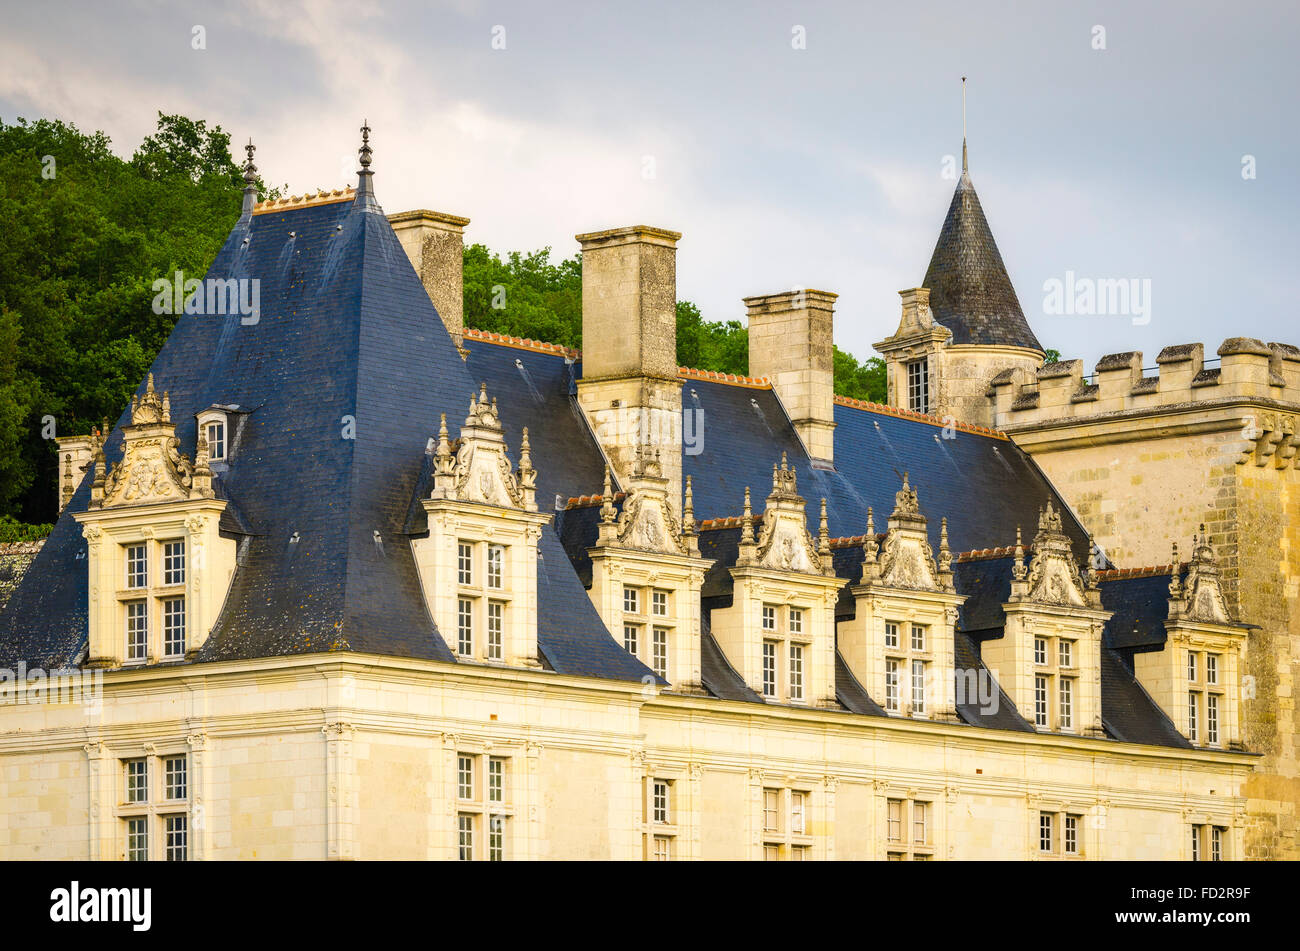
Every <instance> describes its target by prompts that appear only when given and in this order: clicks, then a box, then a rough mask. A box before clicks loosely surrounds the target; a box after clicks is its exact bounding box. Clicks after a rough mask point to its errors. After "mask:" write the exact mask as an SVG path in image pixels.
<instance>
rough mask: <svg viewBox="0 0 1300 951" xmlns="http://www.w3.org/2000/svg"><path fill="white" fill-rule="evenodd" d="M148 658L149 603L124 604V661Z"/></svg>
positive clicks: (132, 602) (131, 602)
mask: <svg viewBox="0 0 1300 951" xmlns="http://www.w3.org/2000/svg"><path fill="white" fill-rule="evenodd" d="M148 656H149V602H148V601H128V602H126V659H127V661H143V660H146V659H148Z"/></svg>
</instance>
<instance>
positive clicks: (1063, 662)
mask: <svg viewBox="0 0 1300 951" xmlns="http://www.w3.org/2000/svg"><path fill="white" fill-rule="evenodd" d="M1057 650H1058V653H1059V654H1060V657H1059V658H1058V660H1057V663H1058V664H1059V665H1060V666H1061V667H1073V666H1074V645H1073V643H1072V642H1070V641H1064V640H1063V641H1060V642H1059V646H1058V648H1057Z"/></svg>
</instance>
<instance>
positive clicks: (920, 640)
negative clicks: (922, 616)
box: [912, 624, 925, 651]
mask: <svg viewBox="0 0 1300 951" xmlns="http://www.w3.org/2000/svg"><path fill="white" fill-rule="evenodd" d="M912 650H914V651H923V650H925V628H924V627H922V626H921V625H920V624H913V625H912Z"/></svg>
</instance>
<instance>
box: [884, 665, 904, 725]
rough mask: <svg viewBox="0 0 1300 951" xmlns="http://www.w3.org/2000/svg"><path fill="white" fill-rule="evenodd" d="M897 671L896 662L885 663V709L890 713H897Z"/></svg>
mask: <svg viewBox="0 0 1300 951" xmlns="http://www.w3.org/2000/svg"><path fill="white" fill-rule="evenodd" d="M899 680H900V676H899V671H898V661H896V660H886V661H885V709H886V710H888V711H890V712H891V713H896V712H898V704H899V700H900V699H901V698H900V697H899V689H898V688H899Z"/></svg>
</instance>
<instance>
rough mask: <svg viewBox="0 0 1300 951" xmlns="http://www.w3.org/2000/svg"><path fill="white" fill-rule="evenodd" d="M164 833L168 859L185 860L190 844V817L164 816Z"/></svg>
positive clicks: (170, 860) (174, 860)
mask: <svg viewBox="0 0 1300 951" xmlns="http://www.w3.org/2000/svg"><path fill="white" fill-rule="evenodd" d="M163 834H164V835H165V836H166V842H165V845H166V858H167V861H168V862H184V861H185V858H186V847H187V846H188V844H189V817H188V816H166V817H164V819H163Z"/></svg>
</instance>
